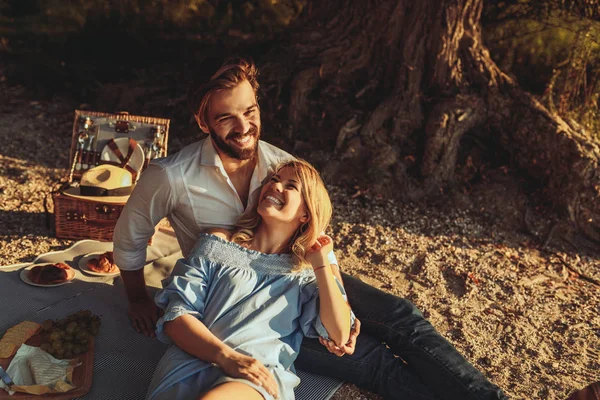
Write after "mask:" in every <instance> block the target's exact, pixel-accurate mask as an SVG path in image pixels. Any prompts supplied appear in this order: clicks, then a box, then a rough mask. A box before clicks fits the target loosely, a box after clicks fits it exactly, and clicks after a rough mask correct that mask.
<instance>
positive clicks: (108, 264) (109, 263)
mask: <svg viewBox="0 0 600 400" xmlns="http://www.w3.org/2000/svg"><path fill="white" fill-rule="evenodd" d="M87 266H88V268H89V269H90V270H91V271H95V272H103V273H106V274H110V273H113V272H117V270H118V267H117V265H116V264H115V263H114V261H113V253H112V251H107V252H106V253H104V254H102V255H100V257H98V258H90V259H89V260H88V262H87Z"/></svg>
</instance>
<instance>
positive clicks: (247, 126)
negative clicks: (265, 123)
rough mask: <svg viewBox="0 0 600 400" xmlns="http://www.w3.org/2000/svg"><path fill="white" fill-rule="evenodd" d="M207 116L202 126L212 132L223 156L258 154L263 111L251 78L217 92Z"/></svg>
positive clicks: (211, 101) (237, 157) (239, 158)
mask: <svg viewBox="0 0 600 400" xmlns="http://www.w3.org/2000/svg"><path fill="white" fill-rule="evenodd" d="M207 115H208V118H207V121H206V123H204V122H202V121H200V128H201V129H202V130H203V131H204V132H205V133H209V134H210V137H211V139H212V140H213V142H214V144H215V147H216V148H217V151H218V152H219V154H220V155H221V156H226V157H231V158H235V159H238V160H249V159H251V158H253V157H254V155H255V154H256V150H257V148H258V140H259V139H260V110H259V108H258V103H257V102H256V93H255V92H254V89H253V88H252V86H251V85H250V83H249V82H248V81H242V82H241V83H240V84H239V85H237V86H235V87H234V88H232V89H224V90H220V91H218V92H216V93H214V94H213V95H212V96H211V98H210V101H209V103H208V113H207Z"/></svg>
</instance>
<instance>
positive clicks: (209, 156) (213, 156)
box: [200, 136, 223, 168]
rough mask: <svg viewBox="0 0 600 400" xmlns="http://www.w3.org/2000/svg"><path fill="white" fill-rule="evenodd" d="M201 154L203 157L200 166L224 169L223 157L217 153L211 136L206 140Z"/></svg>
mask: <svg viewBox="0 0 600 400" xmlns="http://www.w3.org/2000/svg"><path fill="white" fill-rule="evenodd" d="M201 152H202V156H201V157H200V164H202V165H206V166H209V167H219V168H223V162H222V161H221V157H219V153H217V150H216V149H215V146H214V145H213V142H212V139H211V138H210V136H209V137H207V138H206V139H205V140H204V143H203V144H202V150H201Z"/></svg>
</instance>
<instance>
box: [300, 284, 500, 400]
mask: <svg viewBox="0 0 600 400" xmlns="http://www.w3.org/2000/svg"><path fill="white" fill-rule="evenodd" d="M343 279H344V286H345V288H346V292H347V294H348V299H349V300H350V304H351V305H352V310H353V311H354V313H355V314H356V316H357V318H358V319H359V320H360V322H361V323H362V325H361V334H360V335H359V337H358V341H357V343H356V351H355V353H354V354H353V355H352V356H347V355H345V356H343V357H337V356H335V355H333V354H330V353H328V352H327V350H326V349H325V348H324V347H323V346H321V344H320V343H319V342H318V340H316V339H308V338H305V339H304V342H303V343H302V349H301V351H300V355H299V356H298V359H297V360H296V363H295V364H296V367H298V368H300V369H303V370H305V371H309V372H314V373H318V374H323V375H329V376H333V377H336V378H339V379H341V380H345V381H348V382H351V383H354V384H355V385H357V386H358V387H361V388H364V389H367V390H369V391H372V392H374V393H378V394H380V395H382V396H383V397H384V398H385V399H406V400H409V399H461V400H466V399H473V400H475V399H477V400H484V399H485V400H488V399H489V400H491V399H507V397H506V395H505V394H504V393H503V392H502V391H501V390H500V389H499V388H498V387H497V386H495V385H493V384H492V383H490V382H489V381H488V380H487V379H486V378H485V377H484V376H483V375H482V374H481V372H479V371H478V370H477V369H475V367H473V366H472V365H471V364H470V363H469V362H468V361H467V360H465V358H464V357H463V356H461V355H460V354H459V353H458V351H456V349H455V348H454V346H452V345H451V344H450V343H449V342H448V341H447V340H446V339H444V338H443V337H442V336H441V335H440V334H439V333H438V332H437V331H436V330H435V328H434V327H433V326H432V325H431V324H430V323H429V322H428V321H427V320H426V319H425V318H424V317H423V315H422V314H421V312H420V311H419V310H418V309H417V308H416V307H415V306H414V305H413V304H412V303H411V302H409V301H408V300H406V299H402V298H399V297H396V296H393V295H391V294H388V293H385V292H383V291H381V290H378V289H375V288H374V287H372V286H369V285H367V284H366V283H363V282H362V281H360V280H358V279H356V278H353V277H351V276H349V275H347V274H343ZM382 342H385V344H384V343H382ZM386 344H387V346H386ZM388 346H389V347H388ZM395 355H398V356H400V357H401V358H399V357H396V356H395Z"/></svg>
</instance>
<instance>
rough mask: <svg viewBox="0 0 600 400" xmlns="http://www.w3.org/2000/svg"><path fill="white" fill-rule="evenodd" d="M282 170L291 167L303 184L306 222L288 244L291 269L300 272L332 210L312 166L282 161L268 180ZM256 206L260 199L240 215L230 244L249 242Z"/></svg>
mask: <svg viewBox="0 0 600 400" xmlns="http://www.w3.org/2000/svg"><path fill="white" fill-rule="evenodd" d="M285 167H291V168H293V169H294V170H295V171H296V176H297V177H298V180H299V181H300V183H301V184H302V193H301V194H302V198H303V199H304V204H305V206H306V210H307V212H308V221H307V222H305V223H304V224H303V225H302V226H300V228H298V230H297V231H296V233H295V234H294V236H293V237H292V239H291V243H290V251H291V252H292V254H293V256H294V264H295V268H294V269H293V270H294V271H299V270H301V269H303V268H308V267H310V263H309V262H308V261H307V260H306V258H305V257H306V252H307V251H308V249H310V247H311V246H312V245H313V244H314V243H315V242H316V241H317V238H318V237H319V236H320V235H321V232H324V231H325V229H326V228H327V226H328V225H329V221H330V220H331V214H332V207H331V200H330V198H329V194H328V193H327V189H326V188H325V184H324V183H323V180H322V179H321V175H320V174H319V171H317V170H316V169H315V167H313V166H312V165H311V164H309V163H308V162H306V161H304V160H301V159H295V160H290V161H285V162H283V163H280V164H279V165H277V166H276V167H275V171H274V172H273V174H272V175H271V177H272V176H273V175H275V174H277V173H278V172H279V171H280V170H281V169H282V168H285ZM265 182H268V180H265ZM259 203H260V199H258V201H257V202H256V204H255V206H254V208H253V209H252V210H251V211H249V212H248V213H246V214H242V215H241V216H240V218H239V220H238V221H237V223H236V232H235V233H234V234H233V236H232V238H231V240H232V241H233V242H235V243H244V242H249V241H250V240H252V237H253V236H254V232H255V231H256V228H257V227H258V226H259V225H260V223H261V221H262V218H261V216H260V214H258V212H257V209H258V204H259Z"/></svg>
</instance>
